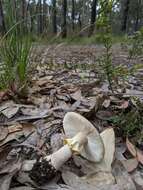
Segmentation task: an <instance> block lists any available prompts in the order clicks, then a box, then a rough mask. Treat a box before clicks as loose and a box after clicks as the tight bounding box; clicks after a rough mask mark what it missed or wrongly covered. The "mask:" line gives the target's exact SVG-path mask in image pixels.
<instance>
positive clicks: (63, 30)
mask: <svg viewBox="0 0 143 190" xmlns="http://www.w3.org/2000/svg"><path fill="white" fill-rule="evenodd" d="M66 17H67V0H62V25H61V36H62V38H66V37H67V19H66Z"/></svg>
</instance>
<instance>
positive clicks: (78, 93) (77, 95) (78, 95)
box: [70, 90, 82, 101]
mask: <svg viewBox="0 0 143 190" xmlns="http://www.w3.org/2000/svg"><path fill="white" fill-rule="evenodd" d="M70 96H71V97H72V99H74V100H76V101H77V100H81V99H82V94H81V90H77V91H76V92H75V93H73V94H70Z"/></svg>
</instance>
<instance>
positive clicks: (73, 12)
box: [72, 0, 75, 31]
mask: <svg viewBox="0 0 143 190" xmlns="http://www.w3.org/2000/svg"><path fill="white" fill-rule="evenodd" d="M74 22H75V1H74V0H72V30H73V31H74V29H75V26H74Z"/></svg>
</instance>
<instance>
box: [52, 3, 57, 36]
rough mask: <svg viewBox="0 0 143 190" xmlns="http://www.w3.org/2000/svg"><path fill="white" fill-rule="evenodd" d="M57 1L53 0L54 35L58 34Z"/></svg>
mask: <svg viewBox="0 0 143 190" xmlns="http://www.w3.org/2000/svg"><path fill="white" fill-rule="evenodd" d="M56 3H57V1H56V0H52V31H53V34H57V7H56Z"/></svg>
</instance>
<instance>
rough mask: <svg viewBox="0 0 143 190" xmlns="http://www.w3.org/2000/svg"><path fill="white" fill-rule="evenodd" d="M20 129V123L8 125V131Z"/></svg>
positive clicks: (12, 131)
mask: <svg viewBox="0 0 143 190" xmlns="http://www.w3.org/2000/svg"><path fill="white" fill-rule="evenodd" d="M21 130H22V125H21V124H19V123H16V124H15V125H11V126H9V127H8V133H9V134H10V133H14V132H17V131H21Z"/></svg>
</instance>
